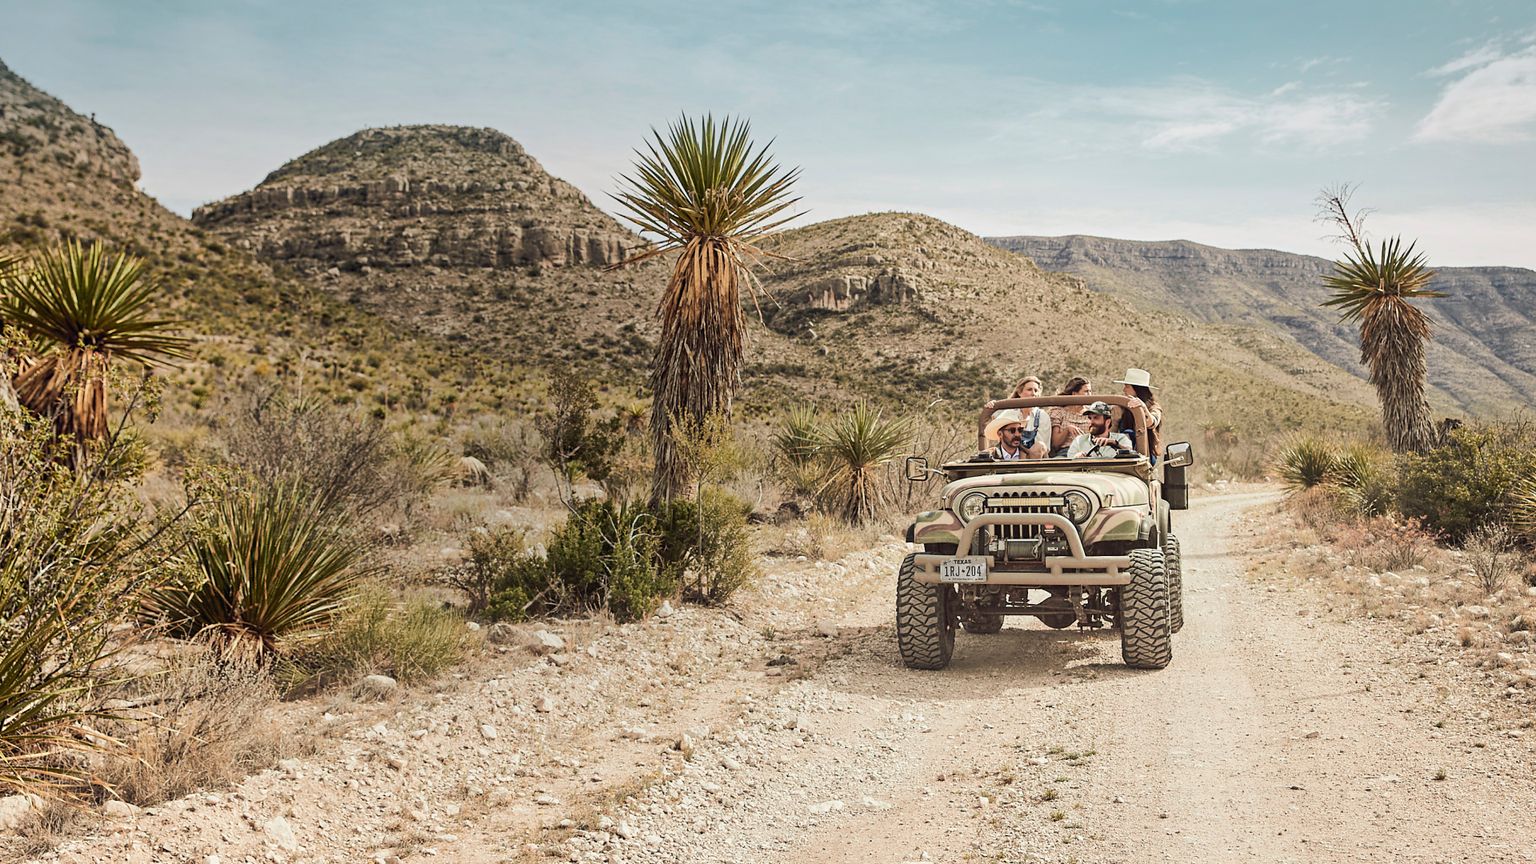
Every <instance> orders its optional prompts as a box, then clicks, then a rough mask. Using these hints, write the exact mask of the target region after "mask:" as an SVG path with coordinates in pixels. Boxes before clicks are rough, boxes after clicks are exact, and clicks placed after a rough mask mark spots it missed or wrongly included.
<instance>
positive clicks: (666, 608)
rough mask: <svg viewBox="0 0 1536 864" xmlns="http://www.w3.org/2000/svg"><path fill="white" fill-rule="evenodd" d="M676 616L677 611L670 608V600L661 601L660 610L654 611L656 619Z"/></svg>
mask: <svg viewBox="0 0 1536 864" xmlns="http://www.w3.org/2000/svg"><path fill="white" fill-rule="evenodd" d="M676 614H677V610H676V609H673V608H672V601H671V600H663V601H661V608H660V609H657V610H656V617H657V618H662V619H666V618H671V617H672V616H673V615H676Z"/></svg>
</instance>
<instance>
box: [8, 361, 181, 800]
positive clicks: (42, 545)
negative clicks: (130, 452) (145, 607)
mask: <svg viewBox="0 0 1536 864" xmlns="http://www.w3.org/2000/svg"><path fill="white" fill-rule="evenodd" d="M0 365H3V364H0ZM3 373H4V370H3V369H0V374H3ZM115 446H116V444H115V441H114V440H113V439H109V440H108V441H107V442H105V444H104V445H103V449H102V450H101V451H99V452H98V456H99V458H100V459H101V460H102V461H100V462H97V463H90V464H83V465H81V466H79V470H72V469H71V468H70V467H68V466H67V465H66V460H63V459H61V458H59V457H60V453H59V451H58V450H57V449H56V447H55V441H54V438H53V430H52V425H51V423H50V422H49V421H48V420H47V419H45V418H33V417H30V416H29V415H26V414H24V413H22V412H19V411H8V410H6V409H5V408H4V407H3V406H0V796H4V795H6V794H10V793H12V792H20V793H30V792H45V791H48V790H49V789H50V788H54V789H57V788H58V787H61V786H74V785H76V784H83V783H84V782H85V781H86V780H87V763H86V762H85V761H84V760H83V759H82V755H83V754H82V751H89V750H94V749H99V748H100V747H101V746H103V744H104V743H105V742H106V740H107V739H105V738H102V737H100V736H98V735H95V734H92V732H91V731H90V730H92V729H93V728H94V729H98V730H99V729H100V728H102V725H103V724H104V723H106V722H108V721H109V720H110V718H111V714H112V712H111V711H110V710H109V709H108V708H107V707H106V703H105V701H104V699H105V695H104V691H103V690H102V688H101V687H99V686H98V685H99V684H100V683H101V680H100V679H101V677H102V676H103V675H110V674H111V672H110V669H109V667H110V666H111V662H112V658H113V657H114V655H115V654H116V653H117V652H118V651H119V650H120V649H121V647H122V646H123V644H124V642H123V639H122V635H123V634H121V632H120V631H119V629H118V627H119V625H120V623H121V622H122V621H123V620H124V619H125V618H127V617H129V616H130V614H131V612H132V610H133V608H134V606H135V604H136V603H137V602H138V601H137V598H138V595H139V593H140V592H141V591H143V590H145V589H147V588H148V587H150V586H152V585H153V584H154V583H155V581H156V580H157V579H158V578H159V573H160V572H161V568H162V566H163V564H164V559H165V556H166V555H167V554H168V551H169V550H168V549H166V548H165V547H164V546H163V545H162V543H161V540H160V538H162V537H164V536H165V535H164V534H163V533H162V532H159V531H157V530H156V528H157V527H159V526H156V525H150V524H144V515H145V514H142V513H140V512H138V511H137V510H136V508H135V505H134V503H133V502H134V499H133V496H131V495H128V494H126V493H125V492H124V490H123V489H122V488H121V487H120V486H119V485H117V484H116V483H113V482H111V481H110V480H109V479H108V478H106V477H104V476H102V472H101V470H99V467H100V466H101V465H103V464H108V463H110V462H111V460H112V450H113V449H114V448H115Z"/></svg>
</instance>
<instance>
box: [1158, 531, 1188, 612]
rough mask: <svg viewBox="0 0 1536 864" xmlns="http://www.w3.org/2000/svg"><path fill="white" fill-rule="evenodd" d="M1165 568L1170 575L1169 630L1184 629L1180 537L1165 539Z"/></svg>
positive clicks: (1171, 536) (1170, 536)
mask: <svg viewBox="0 0 1536 864" xmlns="http://www.w3.org/2000/svg"><path fill="white" fill-rule="evenodd" d="M1163 570H1164V571H1165V572H1166V573H1167V576H1168V630H1169V632H1172V633H1177V632H1179V631H1180V630H1183V629H1184V568H1183V564H1182V563H1181V562H1180V560H1179V538H1177V537H1175V536H1173V535H1172V534H1169V535H1168V539H1167V540H1164V541H1163Z"/></svg>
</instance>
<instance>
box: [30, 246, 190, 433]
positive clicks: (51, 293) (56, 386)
mask: <svg viewBox="0 0 1536 864" xmlns="http://www.w3.org/2000/svg"><path fill="white" fill-rule="evenodd" d="M143 270H144V262H143V261H141V260H140V259H138V258H134V257H132V256H127V255H120V256H116V257H112V256H109V255H108V254H107V253H106V251H105V250H104V249H103V248H102V246H101V245H100V244H93V245H91V246H89V247H87V246H85V245H84V244H82V243H80V242H79V241H71V242H69V243H66V244H64V245H63V246H60V247H58V248H55V249H50V250H47V251H44V252H42V253H39V254H38V255H37V256H35V257H34V258H33V259H32V260H31V261H30V262H29V263H28V264H27V265H26V266H24V267H21V268H19V269H18V268H13V270H12V271H11V272H10V273H9V274H7V275H6V276H5V277H4V279H3V282H0V320H3V321H4V322H5V323H6V325H7V326H9V327H15V328H16V329H18V330H20V331H22V332H23V333H25V334H26V335H27V336H29V337H30V338H32V339H33V340H37V341H40V342H42V343H45V344H46V345H48V346H49V347H50V349H51V350H52V353H49V354H47V356H44V357H42V358H40V359H39V360H38V361H37V362H35V363H32V364H30V365H28V366H26V367H25V368H23V369H22V370H21V372H20V373H19V374H18V375H17V376H16V381H15V388H16V397H17V399H18V400H19V401H20V402H21V404H23V405H25V406H26V407H27V408H28V409H30V410H32V411H34V412H36V413H38V414H43V415H48V416H52V417H54V422H55V426H56V428H57V431H58V432H59V434H61V435H73V436H74V437H75V439H76V440H77V441H87V440H89V441H99V440H101V439H102V438H105V437H106V435H107V392H106V373H107V367H108V365H109V364H110V363H111V362H112V361H113V360H132V361H138V362H142V363H146V364H148V363H152V362H163V361H168V360H174V359H176V358H179V357H184V356H186V353H187V347H188V345H189V344H190V343H189V342H188V340H187V339H185V338H184V337H181V336H178V335H175V334H173V333H171V332H170V330H171V328H172V327H173V326H174V322H172V321H168V320H164V319H159V318H155V317H152V316H151V314H150V312H149V304H150V301H151V300H153V299H154V298H155V296H156V295H157V294H158V292H159V288H158V286H156V285H154V284H153V283H150V282H146V281H144V280H143Z"/></svg>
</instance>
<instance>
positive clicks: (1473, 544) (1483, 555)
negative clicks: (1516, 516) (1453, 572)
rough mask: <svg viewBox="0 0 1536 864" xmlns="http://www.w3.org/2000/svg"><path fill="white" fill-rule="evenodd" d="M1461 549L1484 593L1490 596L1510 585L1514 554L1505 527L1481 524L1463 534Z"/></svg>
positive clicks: (1514, 563)
mask: <svg viewBox="0 0 1536 864" xmlns="http://www.w3.org/2000/svg"><path fill="white" fill-rule="evenodd" d="M1462 550H1463V551H1464V552H1466V560H1467V564H1468V565H1469V566H1470V567H1471V568H1472V575H1473V577H1474V578H1475V579H1476V581H1477V585H1478V586H1479V587H1480V588H1482V590H1483V593H1484V594H1487V595H1490V596H1491V595H1493V594H1497V593H1498V592H1500V591H1502V590H1504V589H1505V588H1507V587H1509V586H1510V583H1511V582H1512V581H1513V579H1514V575H1515V565H1516V564H1517V563H1518V552H1516V550H1515V548H1514V538H1513V536H1512V535H1511V533H1510V531H1509V529H1508V528H1505V527H1504V526H1503V525H1499V524H1497V523H1489V524H1487V525H1481V526H1479V527H1477V528H1476V529H1474V530H1473V531H1472V533H1471V534H1469V535H1467V539H1466V542H1465V543H1463V544H1462Z"/></svg>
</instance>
